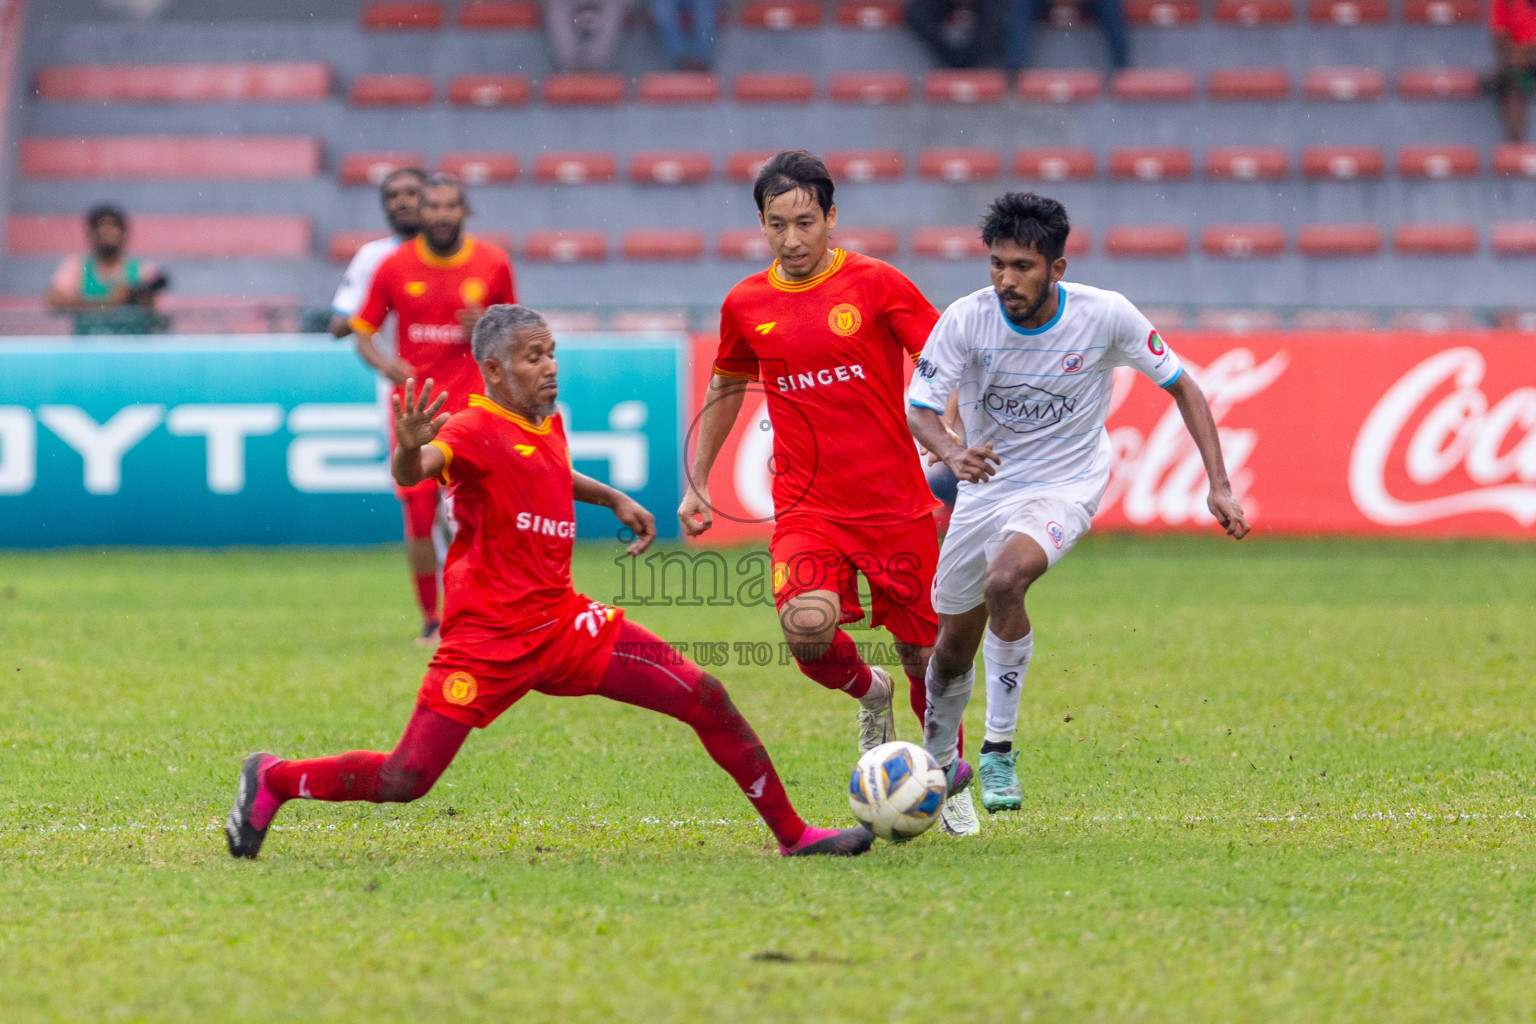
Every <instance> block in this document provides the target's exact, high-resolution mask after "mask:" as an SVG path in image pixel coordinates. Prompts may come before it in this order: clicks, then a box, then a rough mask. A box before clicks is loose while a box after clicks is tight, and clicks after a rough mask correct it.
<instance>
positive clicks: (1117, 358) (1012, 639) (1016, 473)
mask: <svg viewBox="0 0 1536 1024" xmlns="http://www.w3.org/2000/svg"><path fill="white" fill-rule="evenodd" d="M1069 230H1070V224H1069V223H1068V220H1067V212H1066V210H1065V209H1064V208H1063V207H1062V205H1061V204H1060V203H1058V202H1056V201H1055V200H1054V199H1047V198H1045V197H1043V196H1038V195H1035V194H1033V193H1025V192H1010V193H1008V194H1006V195H1004V196H1002V197H1000V198H999V199H997V200H996V201H995V202H993V204H992V206H991V207H990V208H989V209H988V211H987V215H986V217H985V219H984V220H983V221H982V229H981V237H982V241H983V242H984V243H985V244H986V245H987V248H988V250H989V251H990V260H991V269H992V287H990V288H983V289H981V290H980V291H977V292H972V293H971V294H970V295H967V296H966V297H964V298H962V299H959V300H957V301H956V302H954V303H953V304H952V305H951V306H950V307H949V308H948V309H947V310H945V311H944V315H943V316H942V317H941V318H940V319H939V322H938V323H937V324H936V325H935V326H934V329H933V332H932V333H931V334H930V335H929V337H928V343H927V345H926V346H924V348H923V354H922V357H921V359H920V360H919V362H918V369H917V373H916V374H914V375H913V377H912V383H911V385H910V387H909V389H908V392H907V399H908V409H907V422H908V425H909V426H910V427H911V429H912V433H913V435H914V436H915V437H916V438H917V440H918V442H919V443H920V444H921V445H922V446H923V447H924V448H926V449H928V450H929V451H930V452H932V453H933V454H934V455H936V456H938V457H939V458H940V459H942V460H943V461H944V463H945V464H946V465H948V466H949V468H950V469H951V470H953V471H954V473H955V476H956V477H958V478H959V480H960V485H959V494H958V496H957V498H956V500H955V508H954V513H953V515H952V516H951V517H950V521H949V532H948V533H947V534H945V537H944V544H943V548H942V549H941V551H940V554H939V565H938V570H937V571H936V573H935V575H934V580H933V607H934V610H935V611H937V612H938V614H939V637H938V641H937V643H936V644H935V646H934V649H933V657H932V659H930V661H929V663H928V678H927V683H928V714H927V717H926V723H927V727H926V729H925V730H924V746H926V747H927V749H928V751H929V752H930V753H932V754H933V755H934V757H935V758H936V759H937V760H938V762H939V763H940V764H941V765H946V766H947V765H949V764H950V763H951V762H953V761H954V759H955V748H956V742H957V734H958V732H959V728H960V719H961V716H962V714H963V713H964V711H965V706H966V703H967V702H968V701H969V700H970V696H971V689H972V686H973V685H974V682H975V668H974V665H975V658H976V649H977V647H978V646H980V647H981V649H982V653H983V654H984V655H985V661H986V685H987V715H986V736H985V741H984V743H983V744H982V748H981V762H980V766H979V770H978V773H977V774H978V776H979V778H980V784H981V802H982V806H984V807H985V808H986V809H987V810H988V811H990V812H993V813H996V812H997V811H1000V810H1016V809H1017V808H1018V807H1019V806H1020V804H1021V803H1022V801H1023V791H1022V789H1021V788H1020V786H1019V779H1018V773H1017V770H1016V768H1015V763H1016V761H1017V759H1018V753H1017V751H1015V750H1014V749H1013V736H1014V732H1015V731H1016V730H1017V728H1018V719H1019V697H1020V694H1021V693H1022V691H1023V688H1024V687H1023V684H1024V675H1025V672H1026V671H1027V670H1028V668H1029V659H1030V655H1031V653H1032V652H1033V650H1034V634H1033V632H1032V631H1031V629H1030V624H1029V615H1028V614H1027V613H1026V612H1025V609H1024V595H1025V593H1026V592H1027V591H1028V590H1029V586H1030V584H1032V583H1034V581H1035V580H1037V579H1039V578H1040V577H1041V576H1043V575H1044V574H1045V572H1046V570H1048V569H1049V568H1050V567H1051V566H1053V565H1055V564H1056V562H1057V561H1058V560H1059V559H1060V558H1061V556H1062V555H1064V554H1066V553H1067V552H1068V551H1069V550H1071V548H1072V545H1073V544H1075V543H1076V542H1077V540H1078V538H1080V537H1081V536H1082V535H1083V534H1085V533H1087V532H1088V526H1089V521H1090V520H1091V519H1092V518H1093V514H1094V512H1096V511H1097V510H1098V507H1099V499H1100V498H1101V497H1103V495H1104V488H1105V487H1106V485H1107V484H1108V483H1109V471H1110V447H1109V436H1108V432H1107V431H1106V430H1105V429H1104V420H1105V417H1106V416H1107V415H1108V412H1109V398H1110V390H1111V385H1112V382H1111V373H1112V371H1113V370H1114V368H1115V367H1117V366H1129V367H1132V368H1133V369H1135V370H1137V371H1138V372H1140V373H1141V374H1143V375H1144V376H1146V377H1148V378H1149V379H1150V380H1151V381H1152V382H1153V383H1154V384H1156V385H1158V386H1159V387H1161V388H1163V389H1164V390H1165V391H1167V392H1168V393H1169V395H1170V396H1172V398H1173V400H1174V401H1175V402H1176V403H1177V404H1178V407H1179V412H1180V413H1181V414H1182V416H1183V417H1184V425H1185V427H1186V428H1188V430H1189V433H1190V436H1191V437H1192V438H1193V439H1194V442H1195V446H1196V447H1197V448H1198V449H1199V451H1200V457H1201V460H1202V461H1203V462H1204V463H1205V472H1206V476H1207V477H1208V479H1209V481H1210V494H1209V496H1208V498H1207V505H1208V507H1209V508H1210V510H1211V514H1212V515H1213V516H1215V517H1216V520H1217V522H1219V523H1221V525H1222V526H1223V527H1225V528H1226V531H1227V533H1228V534H1230V535H1231V536H1232V537H1234V538H1239V539H1240V538H1242V537H1243V536H1244V535H1245V534H1246V533H1247V532H1248V522H1247V520H1246V519H1245V518H1244V516H1243V510H1242V508H1241V507H1240V506H1239V505H1238V503H1237V501H1236V500H1235V499H1234V498H1233V496H1232V486H1231V484H1230V483H1229V482H1228V480H1227V472H1226V466H1225V464H1224V463H1223V462H1222V457H1221V442H1220V440H1219V438H1218V436H1217V433H1216V421H1215V419H1214V418H1213V417H1212V415H1211V409H1210V406H1209V405H1208V404H1207V403H1206V400H1205V396H1204V394H1202V393H1201V391H1200V388H1199V386H1198V385H1196V383H1195V382H1194V380H1192V379H1191V378H1190V377H1189V375H1188V374H1186V373H1184V371H1183V369H1182V367H1181V366H1180V364H1179V358H1178V356H1176V355H1174V354H1173V351H1172V350H1171V349H1170V348H1169V347H1168V346H1167V344H1165V343H1164V341H1163V339H1162V338H1161V336H1159V335H1158V333H1157V330H1156V329H1155V328H1154V327H1153V326H1152V324H1151V323H1150V322H1149V321H1148V320H1147V318H1146V317H1145V316H1143V315H1142V314H1141V311H1140V310H1138V309H1137V308H1136V307H1135V306H1133V305H1132V304H1131V302H1130V301H1129V300H1128V299H1126V298H1125V296H1123V295H1121V294H1119V293H1118V292H1111V291H1104V290H1103V289H1099V288H1091V287H1089V286H1087V285H1081V284H1071V283H1063V282H1062V280H1061V278H1062V275H1063V274H1064V273H1065V272H1066V269H1067V261H1066V260H1065V259H1064V258H1063V257H1062V253H1063V252H1064V251H1065V248H1066V243H1067V233H1068V231H1069ZM952 396H958V406H959V411H960V419H961V423H962V425H963V427H964V430H965V437H964V438H963V439H961V438H959V437H957V436H956V435H954V434H953V433H951V432H950V431H949V430H948V429H946V427H945V426H944V424H943V422H942V421H941V420H940V416H941V415H942V414H943V411H944V409H945V408H946V407H947V406H948V404H949V402H950V400H951V397H952ZM983 636H985V639H983Z"/></svg>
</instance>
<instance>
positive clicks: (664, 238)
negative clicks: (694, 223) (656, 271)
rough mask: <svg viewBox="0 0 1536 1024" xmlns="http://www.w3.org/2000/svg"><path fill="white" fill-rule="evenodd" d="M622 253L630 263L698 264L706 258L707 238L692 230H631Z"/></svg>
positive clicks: (623, 241)
mask: <svg viewBox="0 0 1536 1024" xmlns="http://www.w3.org/2000/svg"><path fill="white" fill-rule="evenodd" d="M619 252H620V254H621V255H623V257H624V258H625V259H627V260H696V259H700V258H701V257H703V255H704V235H703V233H702V232H699V231H694V230H692V229H688V228H631V229H630V230H628V231H626V232H624V237H623V238H622V239H620V241H619Z"/></svg>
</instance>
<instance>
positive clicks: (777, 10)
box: [741, 0, 821, 31]
mask: <svg viewBox="0 0 1536 1024" xmlns="http://www.w3.org/2000/svg"><path fill="white" fill-rule="evenodd" d="M820 25H821V4H819V3H816V2H815V0H747V2H746V4H744V5H743V6H742V8H741V27H742V28H766V29H773V30H775V31H784V30H786V29H792V28H816V27H818V26H820Z"/></svg>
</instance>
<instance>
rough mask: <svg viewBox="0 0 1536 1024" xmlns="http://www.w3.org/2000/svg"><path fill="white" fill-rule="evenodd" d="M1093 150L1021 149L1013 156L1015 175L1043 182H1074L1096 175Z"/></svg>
mask: <svg viewBox="0 0 1536 1024" xmlns="http://www.w3.org/2000/svg"><path fill="white" fill-rule="evenodd" d="M1094 170H1095V160H1094V156H1093V150H1091V149H1021V150H1019V151H1018V152H1016V153H1014V154H1013V173H1014V174H1016V175H1018V176H1019V177H1021V178H1037V179H1039V180H1041V181H1074V180H1081V179H1084V178H1091V177H1093V175H1094Z"/></svg>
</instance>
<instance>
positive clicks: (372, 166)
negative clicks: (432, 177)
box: [336, 151, 427, 186]
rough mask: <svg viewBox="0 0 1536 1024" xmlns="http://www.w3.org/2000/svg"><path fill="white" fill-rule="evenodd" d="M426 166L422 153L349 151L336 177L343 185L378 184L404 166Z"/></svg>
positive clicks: (425, 159)
mask: <svg viewBox="0 0 1536 1024" xmlns="http://www.w3.org/2000/svg"><path fill="white" fill-rule="evenodd" d="M425 166H427V158H426V157H425V156H424V155H422V154H421V153H410V152H399V151H389V152H382V153H348V154H347V155H346V157H345V158H343V159H342V161H341V166H340V167H339V168H337V171H336V177H337V179H338V180H339V181H340V182H341V183H342V184H343V185H374V186H378V185H380V184H382V183H383V181H384V179H385V177H387V176H388V175H389V174H390V172H392V171H397V170H399V169H400V168H402V167H425Z"/></svg>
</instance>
